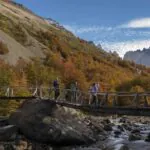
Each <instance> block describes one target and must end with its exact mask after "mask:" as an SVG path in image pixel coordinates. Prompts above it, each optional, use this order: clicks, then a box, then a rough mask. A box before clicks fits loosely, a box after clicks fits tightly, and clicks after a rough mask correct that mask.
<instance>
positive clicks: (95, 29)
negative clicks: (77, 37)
mask: <svg viewBox="0 0 150 150" xmlns="http://www.w3.org/2000/svg"><path fill="white" fill-rule="evenodd" d="M63 26H64V27H65V28H66V29H67V30H69V31H71V32H73V33H74V34H83V33H89V32H95V33H98V32H100V31H111V30H112V29H113V28H112V27H101V26H87V27H79V26H75V25H73V26H71V25H63Z"/></svg>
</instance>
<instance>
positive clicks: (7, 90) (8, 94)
mask: <svg viewBox="0 0 150 150" xmlns="http://www.w3.org/2000/svg"><path fill="white" fill-rule="evenodd" d="M9 92H10V88H9V87H8V88H7V89H6V93H5V95H6V96H10V93H9Z"/></svg>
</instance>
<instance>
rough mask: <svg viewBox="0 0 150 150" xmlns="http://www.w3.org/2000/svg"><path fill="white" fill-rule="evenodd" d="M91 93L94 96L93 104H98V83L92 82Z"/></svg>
mask: <svg viewBox="0 0 150 150" xmlns="http://www.w3.org/2000/svg"><path fill="white" fill-rule="evenodd" d="M90 93H91V96H92V102H91V104H95V105H96V101H97V86H96V83H93V84H92V86H91V88H90Z"/></svg>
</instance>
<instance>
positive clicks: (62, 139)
mask: <svg viewBox="0 0 150 150" xmlns="http://www.w3.org/2000/svg"><path fill="white" fill-rule="evenodd" d="M9 122H10V123H11V124H14V125H16V126H17V127H18V128H19V129H20V131H21V132H22V133H23V134H24V135H25V136H26V137H27V138H28V139H31V140H34V141H37V142H40V143H50V144H52V145H60V146H62V145H81V144H90V143H93V142H95V141H96V137H95V136H96V134H94V131H93V130H92V129H91V128H90V127H89V126H87V125H86V124H84V123H83V120H82V118H80V117H79V116H78V115H77V112H76V110H74V109H69V108H66V107H62V106H58V105H56V104H54V103H52V102H51V101H47V100H42V101H41V100H29V101H25V102H24V103H23V105H22V106H21V107H20V108H19V109H18V110H17V112H15V113H14V114H12V115H11V116H10V118H9ZM97 136H98V135H97Z"/></svg>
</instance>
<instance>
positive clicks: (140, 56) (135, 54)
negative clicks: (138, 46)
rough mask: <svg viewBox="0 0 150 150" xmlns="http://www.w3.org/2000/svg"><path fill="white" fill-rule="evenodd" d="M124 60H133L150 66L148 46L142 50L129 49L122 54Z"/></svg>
mask: <svg viewBox="0 0 150 150" xmlns="http://www.w3.org/2000/svg"><path fill="white" fill-rule="evenodd" d="M124 59H125V60H131V61H134V62H135V63H137V64H143V65H146V66H150V48H147V49H146V48H144V49H143V50H137V51H129V52H127V53H126V54H125V55H124Z"/></svg>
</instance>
